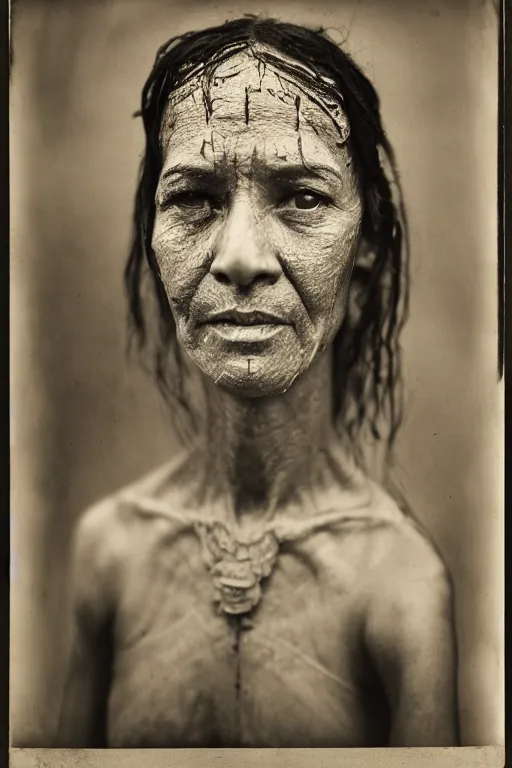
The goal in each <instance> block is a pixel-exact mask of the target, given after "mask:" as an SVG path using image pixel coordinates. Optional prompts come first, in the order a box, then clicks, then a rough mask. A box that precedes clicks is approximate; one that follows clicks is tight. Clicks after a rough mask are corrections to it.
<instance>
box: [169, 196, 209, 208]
mask: <svg viewBox="0 0 512 768" xmlns="http://www.w3.org/2000/svg"><path fill="white" fill-rule="evenodd" d="M169 204H170V205H177V206H178V207H179V208H187V209H191V210H194V211H207V210H212V209H213V208H214V205H213V201H212V200H211V199H210V197H209V196H208V195H205V194H203V193H201V192H181V193H180V194H179V195H175V196H174V197H173V198H171V200H169Z"/></svg>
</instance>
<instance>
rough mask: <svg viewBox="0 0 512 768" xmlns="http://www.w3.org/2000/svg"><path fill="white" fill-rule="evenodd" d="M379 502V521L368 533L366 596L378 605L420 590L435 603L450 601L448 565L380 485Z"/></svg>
mask: <svg viewBox="0 0 512 768" xmlns="http://www.w3.org/2000/svg"><path fill="white" fill-rule="evenodd" d="M377 498H378V500H379V506H380V507H381V508H382V509H384V510H385V514H384V515H383V519H382V524H380V525H377V526H375V527H374V528H373V529H372V532H371V534H370V536H371V542H370V546H369V552H370V556H369V561H368V568H367V572H366V578H365V588H366V591H367V595H368V597H369V598H372V597H373V598H376V600H377V601H380V602H381V604H382V605H385V604H389V603H390V602H392V603H395V604H400V603H407V604H408V603H409V602H410V601H412V600H414V599H415V598H417V597H419V595H420V594H421V597H422V599H424V598H425V597H427V595H428V596H429V597H430V598H431V599H432V600H434V601H437V602H439V604H440V605H441V604H443V605H448V604H449V603H450V602H451V593H452V586H451V578H450V574H449V571H448V568H447V566H446V564H445V562H444V560H443V558H442V556H441V554H440V553H439V551H438V550H437V548H436V546H435V544H434V543H433V541H432V539H431V538H430V536H429V535H428V534H427V532H426V531H425V530H423V529H422V527H421V526H420V524H419V523H418V522H417V521H416V520H415V519H414V518H413V517H412V516H411V515H410V514H407V513H405V512H403V511H402V510H401V509H400V508H399V506H398V504H397V503H396V502H395V501H394V500H393V499H392V498H391V496H390V495H389V494H387V493H386V491H384V490H383V489H381V488H379V489H378V494H377Z"/></svg>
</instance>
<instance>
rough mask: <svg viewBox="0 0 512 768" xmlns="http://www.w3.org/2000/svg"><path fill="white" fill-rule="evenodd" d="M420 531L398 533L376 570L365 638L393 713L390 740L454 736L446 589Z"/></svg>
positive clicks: (444, 741)
mask: <svg viewBox="0 0 512 768" xmlns="http://www.w3.org/2000/svg"><path fill="white" fill-rule="evenodd" d="M417 536H419V534H417V535H416V534H415V536H413V537H412V538H411V539H408V538H406V537H404V538H401V537H397V539H396V541H394V542H393V545H392V546H391V547H390V551H389V556H388V557H386V558H385V559H384V561H383V563H382V564H381V566H380V567H379V568H378V569H377V572H376V573H375V577H376V578H374V579H373V582H372V588H371V592H370V596H369V600H368V608H367V617H366V623H365V641H366V646H367V649H368V651H369V654H370V658H371V659H372V661H373V664H374V666H375V668H376V670H377V673H378V674H379V676H380V678H381V680H382V683H383V685H384V688H385V691H386V694H387V697H388V700H389V703H390V706H391V715H392V729H391V744H390V746H408V747H416V746H453V745H455V744H457V742H458V713H457V693H456V690H457V670H456V665H457V658H456V656H457V654H456V643H455V633H454V620H453V595H452V586H451V581H450V578H449V575H448V573H447V570H446V568H445V567H444V565H443V563H442V561H441V560H440V558H439V556H438V555H437V554H436V553H435V552H434V551H433V549H432V548H431V547H430V545H429V544H428V543H427V542H426V541H425V540H424V539H422V538H420V539H418V538H417Z"/></svg>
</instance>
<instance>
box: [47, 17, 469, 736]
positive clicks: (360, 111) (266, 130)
mask: <svg viewBox="0 0 512 768" xmlns="http://www.w3.org/2000/svg"><path fill="white" fill-rule="evenodd" d="M141 114H142V118H143V121H144V127H145V132H146V138H147V143H146V151H145V155H144V158H143V162H142V167H141V175H140V179H139V185H138V190H137V198H136V207H135V237H134V243H133V247H132V251H131V255H130V259H129V262H128V265H127V270H126V283H127V288H128V293H129V299H130V310H131V319H132V323H133V328H134V329H135V331H136V333H137V336H138V340H139V342H140V344H141V346H145V347H146V348H148V349H149V351H150V352H152V354H153V356H154V357H153V360H154V365H155V372H156V378H157V381H158V383H159V384H160V386H161V388H162V390H163V391H164V393H165V395H166V396H167V397H168V399H169V401H170V402H171V403H172V404H173V408H174V412H175V413H176V415H179V416H180V423H181V427H182V429H181V430H180V434H181V438H182V440H181V450H180V452H179V454H178V455H177V456H176V457H175V458H174V459H173V461H172V462H170V463H169V464H168V465H166V466H165V467H163V468H162V469H160V470H158V471H157V472H156V473H153V474H152V475H150V476H149V477H146V478H144V479H143V480H141V481H139V482H137V483H135V484H134V485H132V486H130V487H129V488H127V489H123V490H122V491H120V492H119V493H116V494H114V495H113V496H111V497H109V498H108V499H106V500H105V501H103V502H101V503H100V504H98V505H96V506H95V507H94V508H93V509H91V510H89V511H88V512H87V513H86V514H85V515H84V516H83V517H82V519H81V520H80V522H79V525H78V527H77V531H76V536H75V546H74V554H73V562H74V571H73V572H74V616H75V639H74V644H73V652H72V661H71V670H70V673H69V680H68V684H67V688H66V696H65V701H64V705H63V708H62V717H61V725H60V730H61V732H60V739H59V741H60V743H61V744H63V745H66V746H101V745H103V744H106V745H108V746H113V747H121V746H122V747H147V746H153V747H187V746H202V747H207V746H235V747H236V746H252V747H264V746H282V747H343V746H358V747H363V746H377V745H393V746H445V745H453V744H455V743H456V742H457V714H456V712H457V707H456V670H455V667H456V658H455V657H456V654H455V642H454V633H453V626H452V624H453V621H452V608H451V589H450V582H449V578H448V575H447V572H446V569H445V567H444V566H443V563H442V562H441V560H440V558H439V556H438V555H437V554H436V552H435V550H434V548H433V547H432V545H431V544H430V543H429V542H428V541H427V539H426V538H425V536H424V535H423V534H422V533H421V532H420V531H419V529H418V527H417V526H416V525H415V524H414V522H413V520H412V518H411V517H410V516H409V515H408V514H406V513H405V512H404V511H402V510H401V509H400V508H399V507H398V505H397V503H396V502H395V501H393V499H392V497H391V495H390V494H388V493H387V492H386V491H385V490H384V488H383V487H382V485H380V484H379V483H377V482H376V481H375V480H372V479H370V473H369V472H367V471H364V470H363V467H364V462H365V455H366V454H365V445H366V443H367V440H368V437H371V438H373V440H374V441H375V442H376V443H377V444H378V443H379V441H380V442H381V443H382V442H384V443H385V444H386V445H387V446H388V447H389V448H390V447H391V445H392V442H393V438H394V436H395V434H396V430H397V428H398V426H399V423H400V391H399V386H400V368H399V347H398V335H399V332H400V329H401V325H402V323H403V320H404V318H405V313H406V306H407V301H406V298H407V278H408V275H407V260H406V258H405V255H404V253H403V251H404V247H403V240H402V232H403V214H402V211H401V204H400V202H398V203H395V202H394V200H393V194H392V188H394V189H395V190H396V192H397V194H398V193H399V187H398V184H397V181H396V174H395V172H394V161H393V155H392V151H391V147H390V145H389V143H388V141H387V139H386V136H385V134H384V131H383V128H382V124H381V120H380V114H379V104H378V98H377V95H376V93H375V91H374V89H373V87H372V85H371V84H370V83H369V81H368V80H367V79H366V77H365V76H364V75H363V74H362V73H361V72H360V70H359V69H358V68H357V67H356V66H355V64H354V63H353V62H352V61H351V59H350V58H349V57H348V56H347V55H346V54H345V53H343V52H342V51H341V50H339V49H338V48H337V47H336V46H335V45H334V44H333V43H332V42H330V41H329V39H328V38H326V37H325V36H324V35H323V34H322V33H321V32H315V31H311V30H308V29H305V28H302V27H298V26H294V25H290V24H283V23H279V22H276V21H272V20H258V19H255V18H244V19H241V20H237V21H233V22H230V23H226V24H224V25H222V26H220V27H218V28H215V29H207V30H204V31H201V32H197V33H190V34H187V35H184V36H182V37H180V38H174V39H172V40H171V41H169V42H168V43H167V44H166V45H164V46H163V47H162V48H161V49H160V50H159V52H158V55H157V58H156V62H155V65H154V69H153V71H152V72H151V75H150V77H149V80H148V81H147V83H146V86H145V88H144V91H143V95H142V110H141ZM148 277H149V282H148V281H147V278H148ZM152 316H154V317H156V319H157V322H158V334H157V337H156V339H154V338H153V339H152V336H151V328H152V324H151V318H152ZM155 343H156V345H155ZM383 427H384V428H385V430H386V431H385V430H384V429H383Z"/></svg>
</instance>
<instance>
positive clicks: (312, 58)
mask: <svg viewBox="0 0 512 768" xmlns="http://www.w3.org/2000/svg"><path fill="white" fill-rule="evenodd" d="M251 46H257V50H256V51H253V53H254V55H255V56H256V57H257V58H258V59H259V60H261V61H263V62H272V50H274V51H278V52H279V53H281V54H285V55H286V56H287V57H289V58H291V59H293V60H294V61H296V62H297V63H298V64H299V65H300V64H303V65H306V66H307V67H308V68H310V69H312V70H314V71H315V73H316V74H317V75H318V77H316V78H312V79H311V78H308V75H307V73H305V72H304V69H303V67H300V66H298V67H297V69H296V70H293V74H294V76H295V77H296V78H297V79H299V80H300V79H302V80H303V81H307V85H308V87H309V88H310V89H311V88H313V89H316V90H317V92H319V93H321V94H322V95H323V96H324V97H330V98H331V100H332V99H333V98H334V99H337V100H338V102H339V101H340V100H341V101H342V103H343V108H344V111H345V114H346V115H347V117H348V121H349V125H350V142H351V149H352V155H353V160H354V163H355V166H356V170H357V174H358V178H359V184H360V189H361V194H362V200H363V218H362V225H361V244H362V247H364V250H365V253H366V256H367V258H366V262H364V261H359V260H357V259H356V265H355V267H354V272H353V275H352V281H353V285H354V286H356V288H357V297H358V298H357V312H356V313H355V318H354V313H353V312H348V313H347V315H346V319H345V320H344V322H343V324H342V326H341V328H340V330H339V332H338V334H337V336H336V338H335V340H334V344H333V369H332V376H333V409H334V410H333V421H334V423H335V424H336V425H338V426H339V427H340V429H341V431H342V432H343V434H344V435H345V436H348V437H349V438H350V439H351V442H352V444H353V446H354V449H355V451H356V453H357V449H358V437H360V435H361V434H362V433H363V434H365V435H368V434H369V435H370V436H372V437H373V438H374V439H376V440H384V441H385V443H386V445H387V447H389V448H390V447H391V446H392V444H393V440H394V438H395V436H396V433H397V430H398V428H399V426H400V423H401V419H402V400H403V392H402V375H401V353H400V346H399V335H400V331H401V329H402V326H403V324H404V322H405V319H406V316H407V309H408V288H409V272H408V243H407V236H406V222H405V213H404V207H403V201H402V195H401V190H400V184H399V179H398V174H397V170H396V164H395V158H394V153H393V149H392V147H391V145H390V143H389V141H388V139H387V137H386V134H385V132H384V128H383V126H382V120H381V116H380V104H379V98H378V95H377V93H376V91H375V89H374V87H373V85H372V84H371V83H370V81H369V80H368V79H367V77H366V76H365V75H364V74H363V73H362V72H361V70H360V69H359V68H358V67H357V66H356V64H355V63H354V62H353V61H352V59H351V57H350V56H349V55H347V54H346V53H344V52H343V51H342V50H341V49H340V48H339V47H338V46H337V45H336V44H335V43H333V42H332V41H331V40H330V39H329V38H328V37H327V36H326V34H325V33H324V31H323V30H322V29H318V30H312V29H308V28H305V27H302V26H297V25H294V24H286V23H282V22H280V21H276V20H273V19H261V18H258V17H253V16H249V17H244V18H242V19H237V20H235V21H230V22H226V23H225V24H222V25H221V26H218V27H212V28H209V29H205V30H201V31H199V32H189V33H187V34H184V35H181V36H177V37H173V38H171V39H170V40H169V41H168V42H167V43H165V44H164V45H163V46H162V47H161V48H160V49H159V50H158V52H157V55H156V60H155V63H154V66H153V69H152V71H151V73H150V75H149V78H148V80H147V82H146V84H145V85H144V88H143V91H142V103H141V108H140V112H138V113H137V115H139V116H141V117H142V120H143V123H144V130H145V135H146V147H145V153H144V156H143V159H142V162H141V166H140V173H139V180H138V186H137V193H136V198H135V211H134V234H133V242H132V247H131V252H130V256H129V259H128V263H127V265H126V269H125V286H126V290H127V294H128V302H129V323H130V329H131V331H132V334H131V339H132V341H133V340H134V341H135V342H136V344H137V345H138V347H139V348H140V349H141V350H142V349H144V350H146V351H148V350H149V353H150V358H149V359H150V366H151V370H152V373H153V374H154V376H155V377H156V381H157V383H158V385H159V387H160V388H161V390H162V392H163V393H164V394H165V395H166V396H167V397H172V398H173V399H174V400H175V401H178V402H179V403H181V405H182V406H183V407H184V408H185V409H186V408H187V402H186V398H185V397H184V395H183V383H182V382H183V379H182V366H181V363H180V349H179V345H178V344H177V343H176V339H175V333H176V331H175V326H174V321H173V317H172V314H171V311H170V307H169V303H168V300H167V296H166V294H165V290H164V287H163V284H162V282H161V280H160V277H159V273H158V266H157V263H156V260H155V256H154V253H153V250H152V247H151V239H152V233H153V223H154V217H155V191H156V188H157V184H158V180H159V175H160V172H161V168H162V151H161V146H160V129H161V125H162V118H163V114H164V109H165V107H166V103H167V100H168V97H169V94H170V93H171V92H172V91H173V90H175V89H176V88H177V87H179V86H180V85H183V84H184V83H185V82H186V81H187V79H189V78H190V77H191V76H194V75H197V72H198V71H199V72H200V73H201V74H202V75H204V78H203V83H204V85H203V93H204V103H205V110H206V113H207V117H208V103H209V102H208V98H209V88H208V83H209V77H210V76H211V74H212V73H213V71H214V68H215V67H216V66H217V65H218V64H219V63H220V62H221V61H223V60H225V59H227V58H229V57H230V56H232V55H233V53H235V52H237V51H240V50H243V49H244V48H249V47H251ZM279 66H280V67H281V68H283V63H282V61H281V60H280V63H279ZM292 69H293V67H292ZM326 78H327V79H328V80H329V81H331V82H332V85H329V84H327V85H325V82H326V80H325V79H326ZM146 278H149V280H148V279H146ZM155 300H156V315H157V323H158V327H157V328H156V329H155V328H154V323H153V322H152V320H151V310H150V304H151V303H153V306H154V305H155ZM152 331H153V333H152ZM155 331H156V332H155Z"/></svg>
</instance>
